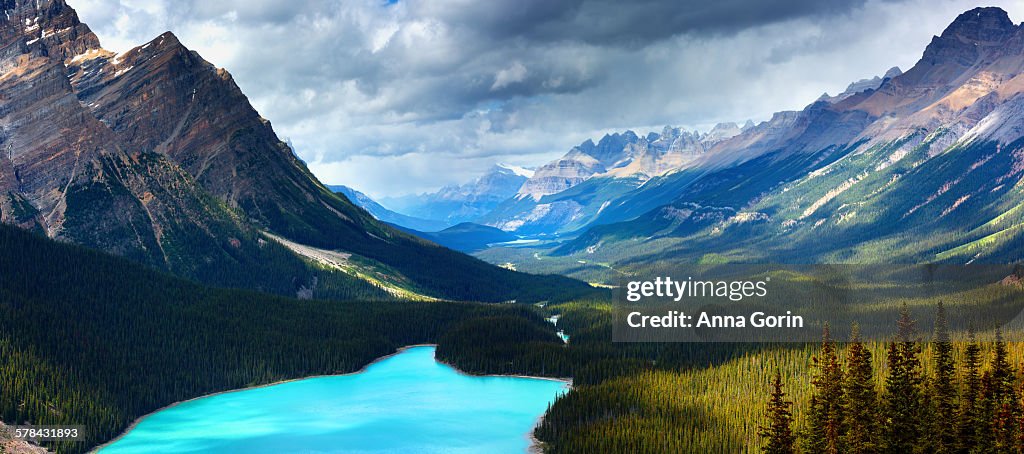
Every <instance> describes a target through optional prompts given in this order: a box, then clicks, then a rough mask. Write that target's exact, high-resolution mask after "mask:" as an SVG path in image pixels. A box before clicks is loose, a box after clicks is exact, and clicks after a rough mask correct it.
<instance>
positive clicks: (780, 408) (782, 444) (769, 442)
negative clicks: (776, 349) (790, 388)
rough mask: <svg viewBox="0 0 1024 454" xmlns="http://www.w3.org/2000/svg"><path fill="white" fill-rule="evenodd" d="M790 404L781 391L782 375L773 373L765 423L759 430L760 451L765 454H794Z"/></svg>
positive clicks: (794, 441) (794, 445)
mask: <svg viewBox="0 0 1024 454" xmlns="http://www.w3.org/2000/svg"><path fill="white" fill-rule="evenodd" d="M792 405H793V403H792V402H790V401H787V400H786V393H785V392H783V391H782V374H781V373H779V372H777V371H776V372H775V376H774V377H773V378H772V383H771V397H770V398H769V399H768V408H767V411H766V415H765V417H766V418H767V423H766V424H765V425H763V426H761V427H760V428H759V431H758V433H759V434H760V435H761V439H762V446H761V447H762V450H763V451H764V452H765V453H766V454H792V453H795V452H796V436H795V435H794V434H793V427H792V425H793V412H792V410H790V407H791V406H792Z"/></svg>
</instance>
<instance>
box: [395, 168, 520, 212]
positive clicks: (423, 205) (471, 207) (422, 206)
mask: <svg viewBox="0 0 1024 454" xmlns="http://www.w3.org/2000/svg"><path fill="white" fill-rule="evenodd" d="M533 172H534V171H533V170H531V169H527V168H523V167H519V166H513V165H509V164H495V165H494V166H492V167H491V168H490V169H488V170H487V171H486V172H484V174H483V175H481V176H480V177H478V178H476V179H474V180H473V181H470V182H467V183H465V184H460V185H449V186H445V187H443V188H441V189H440V190H438V191H437V192H431V193H423V194H417V195H408V196H403V197H387V198H383V199H381V200H380V202H381V204H383V205H384V206H387V207H390V208H391V209H392V210H394V211H397V212H400V213H402V214H405V215H408V216H412V217H416V218H421V219H430V220H438V221H443V222H444V223H445V224H447V225H446V227H450V226H453V225H455V224H460V223H463V222H475V221H477V220H478V219H480V218H481V217H482V216H484V215H485V214H487V213H489V212H491V211H492V210H493V209H494V208H495V207H497V206H498V204H499V203H501V202H503V201H505V200H506V199H508V198H509V197H512V196H513V195H515V194H516V193H517V192H518V191H519V188H520V187H521V186H522V185H523V183H524V182H526V181H527V180H528V179H529V178H530V177H532V176H533ZM399 224H401V223H399ZM402 225H405V224H402ZM407 227H411V228H415V227H412V226H409V225H407Z"/></svg>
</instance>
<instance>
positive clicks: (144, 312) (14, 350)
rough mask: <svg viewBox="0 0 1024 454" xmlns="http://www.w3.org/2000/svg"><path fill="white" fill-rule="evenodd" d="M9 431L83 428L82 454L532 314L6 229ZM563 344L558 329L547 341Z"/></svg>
mask: <svg viewBox="0 0 1024 454" xmlns="http://www.w3.org/2000/svg"><path fill="white" fill-rule="evenodd" d="M0 251H3V253H2V254H0V420H2V421H3V422H5V423H7V424H21V423H32V424H80V425H84V426H85V427H86V428H87V430H86V435H85V440H84V442H68V443H64V444H57V445H52V446H51V447H52V448H56V449H57V450H58V451H59V452H83V451H85V450H87V449H89V448H90V447H92V446H95V445H96V444H98V443H101V442H104V441H106V440H109V439H111V438H113V437H114V436H116V435H117V434H118V433H120V432H121V431H122V430H124V429H125V428H126V427H127V426H128V424H129V423H131V422H132V421H133V420H134V419H136V418H138V417H139V416H142V415H144V414H146V413H149V412H152V411H154V410H156V409H158V408H160V407H163V406H165V405H168V404H171V403H173V402H176V401H181V400H185V399H189V398H193V397H197V396H200V395H203V394H207V393H211V392H216V391H223V390H229V389H237V388H242V387H246V386H253V385H258V384H263V383H270V382H274V381H279V380H284V379H290V378H298V377H304V376H309V375H317V374H334V373H346V372H353V371H356V370H358V369H359V368H361V367H363V366H364V365H366V364H367V363H369V362H370V361H372V360H373V359H374V358H377V357H380V356H382V355H386V354H388V353H391V352H393V351H394V350H395V349H396V348H397V347H400V346H403V345H409V344H418V343H429V342H436V341H437V340H438V338H439V336H440V335H441V334H442V333H444V332H446V331H447V330H448V327H449V326H450V325H451V324H452V323H454V322H456V321H459V320H466V319H470V318H474V317H478V316H479V317H499V318H503V319H512V320H518V319H522V320H523V322H524V323H529V324H532V326H534V327H535V329H548V330H549V331H550V330H551V328H550V327H549V326H548V325H547V324H545V323H544V322H543V321H541V320H540V318H539V316H536V315H531V313H532V309H531V308H530V307H526V306H521V305H500V306H495V305H476V304H468V303H422V302H419V303H403V302H384V301H379V302H327V301H315V300H314V301H298V300H293V299H287V298H282V297H276V296H270V295H266V294H260V293H255V292H249V291H239V290H225V289H214V288H208V287H203V286H200V285H197V284H193V283H190V282H187V281H184V280H181V279H179V278H176V277H172V276H170V275H167V274H163V273H159V272H156V271H152V270H149V269H147V268H144V267H141V266H139V265H137V264H134V263H132V262H130V261H127V260H125V259H121V258H117V257H112V256H108V255H105V254H102V253H99V252H94V251H91V250H88V249H85V248H82V247H78V246H72V245H66V244H59V243H55V242H53V241H51V240H47V239H45V238H42V237H38V236H36V235H34V234H31V233H28V232H25V231H22V230H19V229H16V228H12V227H7V226H0ZM549 334H550V335H551V336H553V335H554V334H553V332H552V333H549Z"/></svg>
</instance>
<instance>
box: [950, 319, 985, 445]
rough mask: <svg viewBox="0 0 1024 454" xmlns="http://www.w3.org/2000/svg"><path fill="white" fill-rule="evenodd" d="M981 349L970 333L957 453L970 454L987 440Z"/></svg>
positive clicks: (966, 350) (958, 415) (964, 365)
mask: <svg viewBox="0 0 1024 454" xmlns="http://www.w3.org/2000/svg"><path fill="white" fill-rule="evenodd" d="M980 371H981V347H979V346H978V343H977V342H976V341H975V339H974V332H969V333H968V342H967V346H966V347H965V348H964V360H963V372H962V374H963V375H962V376H963V393H962V394H961V399H960V407H959V411H958V413H957V452H964V453H965V452H970V451H971V449H973V448H975V447H978V446H981V440H982V439H983V438H985V439H987V436H986V435H987V434H986V433H985V427H986V425H985V424H984V421H983V413H982V408H981V405H980V403H981V372H980Z"/></svg>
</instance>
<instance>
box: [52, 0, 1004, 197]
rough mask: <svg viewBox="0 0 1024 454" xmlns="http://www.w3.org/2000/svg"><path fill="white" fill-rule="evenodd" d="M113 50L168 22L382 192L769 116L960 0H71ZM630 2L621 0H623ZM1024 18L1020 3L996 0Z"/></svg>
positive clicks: (336, 178) (865, 62) (348, 180)
mask: <svg viewBox="0 0 1024 454" xmlns="http://www.w3.org/2000/svg"><path fill="white" fill-rule="evenodd" d="M68 2H69V3H70V4H71V6H72V7H74V8H75V9H76V10H77V11H78V12H79V15H80V16H81V18H82V20H83V21H85V22H86V23H88V24H89V25H90V26H91V27H92V28H93V30H94V31H95V32H96V33H97V34H98V35H99V37H100V40H101V41H102V43H103V45H104V47H106V48H108V49H111V50H115V51H123V50H127V49H129V48H131V47H134V46H136V45H140V44H143V43H145V42H147V41H149V40H150V39H152V38H154V37H156V36H157V35H159V34H160V33H162V32H164V31H166V30H171V31H173V32H174V33H175V34H176V35H178V37H179V38H180V39H181V41H182V42H183V43H185V45H187V46H188V47H190V48H192V49H194V50H197V51H198V52H199V53H200V54H202V55H203V57H205V58H206V59H207V60H209V61H211V62H213V63H214V64H216V65H217V66H221V67H224V68H227V69H228V70H229V71H230V72H231V73H232V74H233V75H234V77H235V79H236V81H237V82H238V84H239V85H240V86H241V88H242V90H243V91H244V92H245V93H246V94H247V95H248V96H249V98H250V99H251V100H252V103H253V105H254V106H255V107H256V108H257V109H258V110H259V111H260V112H261V113H262V114H263V116H264V117H266V118H268V119H270V120H271V122H272V123H273V124H274V128H275V130H276V131H277V133H278V135H280V136H281V137H283V138H287V139H289V140H291V142H292V143H293V144H294V146H295V148H296V151H297V152H298V154H299V156H301V157H302V158H303V159H305V160H306V162H308V163H309V165H310V167H311V168H312V170H313V171H314V173H316V175H317V176H318V177H319V178H320V179H321V180H323V181H324V182H326V183H329V184H347V185H350V186H353V187H355V188H357V189H360V190H362V191H364V192H367V193H368V194H370V195H371V196H374V197H383V196H395V195H401V194H406V193H413V192H421V191H428V190H433V189H436V188H438V187H440V186H442V185H444V184H449V183H456V182H462V181H466V180H469V179H472V178H473V177H475V176H476V175H478V174H479V173H480V172H481V171H483V170H484V169H486V168H487V167H489V166H490V165H492V164H494V163H496V162H507V163H510V164H516V165H525V166H536V165H540V164H543V163H545V162H547V161H549V160H551V159H554V158H556V157H558V156H560V155H562V154H563V153H565V152H566V151H567V150H568V149H569V148H571V147H572V146H573V145H575V144H577V143H579V142H581V141H583V140H585V139H586V138H588V137H594V138H599V137H600V136H601V135H603V134H604V133H605V132H609V131H615V130H625V129H634V130H637V131H638V132H646V131H649V130H661V127H662V126H664V125H666V124H670V125H674V126H684V127H687V128H690V129H694V128H696V129H701V130H706V129H708V128H710V127H711V126H712V125H714V124H715V123H717V122H720V121H738V122H742V121H745V120H747V119H753V120H755V121H759V120H763V119H766V118H767V117H769V116H770V114H771V113H772V112H774V111H778V110H791V109H800V108H802V107H803V106H805V105H807V104H808V103H810V102H812V101H813V100H814V99H816V98H817V97H818V96H819V95H821V94H822V93H823V92H826V91H827V92H829V93H832V94H835V93H837V92H840V91H842V90H843V89H844V88H845V87H846V85H847V84H848V83H849V82H851V81H853V80H856V79H860V78H864V77H870V76H873V75H879V74H882V73H884V72H885V70H886V69H888V68H889V67H891V66H897V65H898V66H900V67H901V68H903V69H904V70H906V69H907V68H909V67H910V66H912V65H913V64H914V62H915V61H916V60H917V58H918V57H920V55H921V52H922V51H923V50H924V47H925V46H926V45H927V44H928V42H929V41H930V39H931V37H932V35H936V34H939V33H940V32H941V31H942V29H943V28H945V26H946V25H948V23H949V22H950V21H952V20H953V19H954V18H955V17H956V16H957V14H959V13H960V12H963V11H965V10H967V9H970V8H972V7H975V6H979V5H978V4H977V2H976V1H967V0H885V1H883V0H786V1H775V0H717V1H698V0H683V1H676V0H640V1H633V2H617V1H615V0H565V1H556V0H477V1H470V0H397V1H395V0H365V1H363V0H351V1H349V0H346V1H336V0H335V1H329V0H218V1H216V2H213V1H209V0H68ZM620 3H621V4H620ZM987 4H995V5H997V6H1002V7H1003V8H1004V9H1006V10H1007V11H1009V13H1010V18H1011V19H1012V20H1014V21H1015V22H1020V21H1022V20H1024V2H1020V1H1014V0H1000V1H995V2H988V3H987Z"/></svg>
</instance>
